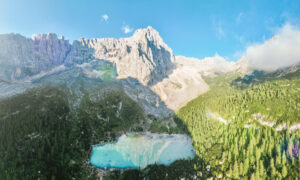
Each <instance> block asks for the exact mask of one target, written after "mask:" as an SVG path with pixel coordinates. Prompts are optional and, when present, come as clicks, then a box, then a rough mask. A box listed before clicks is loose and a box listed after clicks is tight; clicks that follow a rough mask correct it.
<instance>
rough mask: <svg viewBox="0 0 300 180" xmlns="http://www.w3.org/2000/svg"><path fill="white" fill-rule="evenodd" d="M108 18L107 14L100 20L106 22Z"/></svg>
mask: <svg viewBox="0 0 300 180" xmlns="http://www.w3.org/2000/svg"><path fill="white" fill-rule="evenodd" d="M108 19H109V16H108V15H107V14H103V15H102V20H103V21H105V22H108Z"/></svg>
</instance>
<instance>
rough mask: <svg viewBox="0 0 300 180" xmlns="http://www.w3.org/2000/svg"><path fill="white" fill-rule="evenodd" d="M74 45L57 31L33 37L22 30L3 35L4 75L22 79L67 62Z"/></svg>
mask: <svg viewBox="0 0 300 180" xmlns="http://www.w3.org/2000/svg"><path fill="white" fill-rule="evenodd" d="M70 50H71V45H70V44H69V42H68V41H67V40H65V39H64V38H63V37H62V38H58V37H57V35H56V34H41V35H38V36H34V37H33V38H32V39H29V38H25V37H23V36H21V35H18V34H8V35H0V79H2V80H4V81H15V80H20V79H23V78H25V77H28V76H32V75H35V74H37V73H40V72H41V71H49V70H51V69H53V68H55V67H57V66H59V65H62V64H64V61H65V59H66V57H67V56H68V54H69V52H70Z"/></svg>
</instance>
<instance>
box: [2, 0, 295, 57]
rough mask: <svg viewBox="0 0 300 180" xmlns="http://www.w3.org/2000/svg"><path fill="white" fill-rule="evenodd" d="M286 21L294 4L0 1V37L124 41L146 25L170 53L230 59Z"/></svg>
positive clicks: (288, 0)
mask: <svg viewBox="0 0 300 180" xmlns="http://www.w3.org/2000/svg"><path fill="white" fill-rule="evenodd" d="M104 15H106V16H104ZM286 23H289V24H292V25H294V26H298V25H299V24H300V0H276V1H275V0H269V1H264V0H253V1H241V0H226V1H224V0H209V1H200V0H195V1H188V0H181V1H179V0H151V1H150V0H147V1H146V0H106V1H103V0H48V1H46V0H18V1H17V0H0V34H3V33H10V32H14V33H20V34H22V35H25V36H28V37H31V36H32V34H38V33H47V32H54V33H57V34H58V35H64V36H65V37H66V38H68V39H70V40H71V41H72V40H75V39H79V38H80V37H87V38H92V37H95V38H102V37H115V38H120V37H128V36H131V35H132V33H133V32H134V30H135V29H138V28H145V27H147V26H148V25H150V26H152V27H153V28H155V29H156V30H157V31H159V33H160V35H161V36H162V38H163V39H164V41H165V42H166V43H167V44H168V45H169V46H170V47H171V48H172V49H173V51H174V54H175V55H184V56H188V57H196V58H204V57H208V56H214V55H215V54H216V53H218V54H219V55H220V56H224V57H226V58H227V59H228V60H231V61H234V60H237V59H238V58H239V57H240V55H241V54H242V53H243V52H244V51H245V49H246V48H247V47H248V46H249V45H251V44H253V43H259V42H263V41H265V40H266V39H269V38H270V37H272V36H273V35H274V33H275V32H276V31H277V30H278V29H279V28H281V27H282V26H283V25H284V24H286ZM125 30H126V33H125ZM131 30H132V31H131Z"/></svg>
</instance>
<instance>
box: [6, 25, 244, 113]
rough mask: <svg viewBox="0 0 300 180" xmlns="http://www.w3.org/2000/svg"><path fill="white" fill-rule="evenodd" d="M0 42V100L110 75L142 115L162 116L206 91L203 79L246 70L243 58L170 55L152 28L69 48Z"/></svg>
mask: <svg viewBox="0 0 300 180" xmlns="http://www.w3.org/2000/svg"><path fill="white" fill-rule="evenodd" d="M0 42H1V43H0V83H1V86H0V92H1V93H0V94H1V95H0V97H7V96H11V95H14V94H18V93H21V92H24V91H25V90H26V89H28V88H31V87H35V86H38V85H40V84H41V83H42V82H44V81H46V79H47V78H51V79H53V81H51V83H52V84H53V83H65V82H66V81H68V78H67V77H69V79H70V80H71V79H72V81H74V80H75V79H76V78H78V77H85V78H88V79H89V80H91V81H93V80H96V81H97V80H102V81H105V78H104V77H103V74H105V73H108V74H110V75H112V76H113V77H112V78H113V81H114V82H116V83H118V84H119V85H120V86H121V87H122V88H123V89H124V90H125V92H126V93H127V94H128V95H129V96H130V97H131V98H132V99H134V100H135V101H136V102H138V103H139V104H140V105H142V107H143V108H144V110H145V112H146V113H149V114H153V115H155V116H163V117H166V116H168V115H169V114H170V113H172V111H176V110H178V109H179V108H180V107H182V106H184V105H185V104H186V103H187V102H189V101H190V100H192V99H194V98H196V97H197V96H198V95H200V94H202V93H204V92H206V91H207V90H208V89H209V87H208V85H207V84H206V83H205V81H204V80H203V78H202V77H203V76H206V75H209V74H222V73H226V72H230V71H238V72H243V73H244V72H246V71H247V65H246V64H247V63H246V62H245V60H243V59H242V60H240V61H238V62H228V61H226V60H225V59H224V58H222V57H220V56H218V55H216V56H215V57H209V58H205V59H203V60H199V59H196V58H187V57H184V56H174V54H173V52H172V49H171V48H170V47H169V46H168V45H167V44H165V43H164V41H163V40H162V38H161V37H160V35H159V33H158V32H157V31H156V30H155V29H153V28H152V27H150V26H149V27H147V28H145V29H138V30H137V31H136V32H135V33H134V34H133V35H132V36H131V37H128V38H121V39H113V38H93V39H86V38H80V39H79V40H75V41H74V42H73V43H72V44H71V43H70V42H69V41H68V40H67V39H65V38H64V37H57V35H56V34H51V33H48V34H39V35H34V36H33V37H32V38H26V37H24V36H22V35H19V34H3V35H0ZM107 67H110V68H107ZM101 69H106V70H104V71H103V70H101ZM64 76H65V77H64ZM178 96H180V97H181V98H176V97H178Z"/></svg>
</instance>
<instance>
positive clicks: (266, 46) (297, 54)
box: [245, 24, 300, 71]
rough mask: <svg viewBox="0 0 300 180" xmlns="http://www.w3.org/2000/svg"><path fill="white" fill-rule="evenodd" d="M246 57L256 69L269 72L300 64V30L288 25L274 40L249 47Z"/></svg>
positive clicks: (279, 31)
mask: <svg viewBox="0 0 300 180" xmlns="http://www.w3.org/2000/svg"><path fill="white" fill-rule="evenodd" d="M245 57H246V59H247V61H248V62H249V64H250V65H252V66H253V67H254V68H255V69H261V70H267V71H272V70H276V69H278V68H284V67H288V66H291V65H294V64H297V63H300V30H299V29H298V28H296V27H294V26H292V25H290V24H286V25H284V26H283V27H282V28H281V29H280V30H278V31H277V33H276V35H275V36H274V37H273V38H271V39H269V40H267V41H265V42H264V43H262V44H256V45H252V46H250V47H248V48H247V50H246V53H245Z"/></svg>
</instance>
